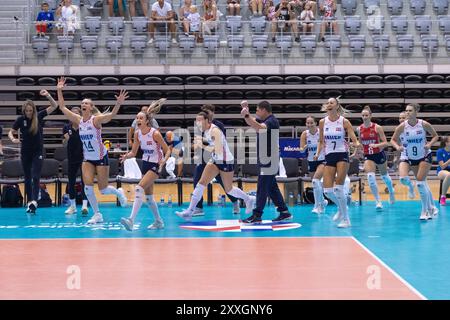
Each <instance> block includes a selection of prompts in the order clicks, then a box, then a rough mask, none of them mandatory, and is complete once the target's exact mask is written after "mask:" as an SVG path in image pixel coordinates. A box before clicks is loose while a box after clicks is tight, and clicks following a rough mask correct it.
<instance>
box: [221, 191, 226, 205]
mask: <svg viewBox="0 0 450 320" xmlns="http://www.w3.org/2000/svg"><path fill="white" fill-rule="evenodd" d="M221 200H222V205H221V206H222V207H225V206H226V203H227V200H226V197H225V195H224V194H223V195H222V199H221Z"/></svg>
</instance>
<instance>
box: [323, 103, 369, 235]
mask: <svg viewBox="0 0 450 320" xmlns="http://www.w3.org/2000/svg"><path fill="white" fill-rule="evenodd" d="M322 110H323V111H326V112H327V116H326V117H325V118H324V119H322V120H320V122H319V146H318V148H317V152H316V154H315V156H314V160H318V159H319V156H320V154H321V152H322V150H324V152H325V168H324V172H323V188H324V189H323V190H324V193H325V195H326V196H327V197H328V198H329V199H331V200H332V201H333V202H334V203H336V204H337V206H338V208H339V211H338V212H337V213H336V215H335V216H334V217H333V220H334V221H336V222H338V227H339V228H348V227H350V226H351V222H350V217H349V215H348V209H347V196H346V194H345V191H344V183H345V177H346V176H347V172H348V168H349V150H348V144H347V140H346V133H347V135H348V136H349V138H350V139H351V140H352V142H353V145H354V147H355V149H358V148H360V144H359V141H358V139H357V138H356V135H355V132H354V131H353V127H352V124H351V123H350V121H348V120H347V119H346V118H344V117H343V115H344V114H345V113H346V109H344V108H343V107H342V105H341V104H340V102H339V99H338V98H330V99H328V101H327V102H326V103H325V104H324V105H323V107H322ZM334 184H336V186H335V187H334V189H333V186H334Z"/></svg>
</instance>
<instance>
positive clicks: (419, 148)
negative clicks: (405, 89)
mask: <svg viewBox="0 0 450 320" xmlns="http://www.w3.org/2000/svg"><path fill="white" fill-rule="evenodd" d="M419 111H420V106H419V105H418V104H415V103H410V104H408V105H407V106H406V110H405V113H406V121H404V122H403V123H401V124H400V125H399V126H398V127H397V128H396V129H395V132H394V135H393V136H392V139H391V143H392V145H393V146H394V148H395V149H397V150H398V151H403V148H404V147H403V146H402V145H399V144H398V143H397V141H398V139H399V137H400V135H401V134H402V133H404V134H405V140H406V155H407V156H408V162H409V165H410V166H411V167H412V168H417V173H415V176H416V180H417V189H418V190H419V194H420V200H421V202H422V212H421V214H420V220H428V219H432V218H433V217H434V216H436V215H437V214H438V212H439V210H438V209H437V208H436V207H435V206H434V202H433V196H432V194H431V190H430V187H429V186H428V183H427V176H428V172H429V171H430V169H431V163H432V158H431V147H432V145H433V144H434V143H435V142H436V141H438V139H439V136H438V135H437V133H436V131H435V130H434V128H433V127H432V126H431V125H430V124H429V123H428V122H426V121H424V120H421V119H417V113H418V112H419ZM427 133H429V134H430V135H431V136H432V138H431V140H430V142H427Z"/></svg>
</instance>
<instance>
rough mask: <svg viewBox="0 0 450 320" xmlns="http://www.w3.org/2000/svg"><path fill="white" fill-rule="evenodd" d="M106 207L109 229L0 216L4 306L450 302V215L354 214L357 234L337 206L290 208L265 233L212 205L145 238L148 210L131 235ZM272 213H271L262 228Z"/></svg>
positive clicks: (4, 212)
mask: <svg viewBox="0 0 450 320" xmlns="http://www.w3.org/2000/svg"><path fill="white" fill-rule="evenodd" d="M100 208H101V212H102V214H103V217H104V220H105V222H104V223H102V224H98V225H94V226H89V225H86V222H87V220H88V217H83V216H81V214H80V213H78V215H73V216H66V215H64V210H65V208H64V207H52V208H41V209H38V211H37V215H36V216H30V215H27V214H26V213H25V209H24V208H14V209H7V208H2V209H0V239H1V240H0V278H1V284H2V285H1V287H3V289H2V290H0V292H1V293H0V298H3V299H15V298H24V299H29V298H33V299H34V298H37V299H47V298H50V299H55V298H56V299H60V298H62V299H65V298H67V299H79V298H88V299H91V298H92V299H99V298H100V299H102V298H106V299H109V298H111V299H123V298H124V299H128V298H133V299H135V298H143V299H147V298H148V299H160V298H161V299H185V298H192V299H216V298H219V299H240V298H244V299H264V298H268V299H316V298H317V299H450V272H448V267H449V265H450V232H449V230H450V217H449V214H450V212H449V209H448V207H445V206H441V207H440V208H439V209H440V213H439V215H438V216H437V217H436V218H435V219H433V220H428V221H420V220H419V215H420V202H418V201H398V202H397V203H395V204H394V205H389V204H388V203H386V202H384V210H383V211H376V210H375V206H374V203H373V202H364V204H363V206H358V205H351V206H350V216H351V221H352V227H351V228H349V229H338V228H337V227H336V226H335V223H334V222H333V221H332V220H331V217H332V215H333V214H334V213H335V210H336V207H335V206H328V207H327V211H326V213H325V214H323V215H320V216H317V215H315V214H312V213H311V209H312V206H311V205H303V206H296V207H290V211H291V212H292V213H293V215H294V218H293V220H292V221H289V222H287V223H281V224H277V225H276V226H274V225H273V224H270V221H267V222H268V223H267V224H266V225H265V227H264V226H263V227H260V228H259V229H252V228H247V229H245V228H243V227H242V226H240V224H239V219H240V218H243V217H245V216H246V215H245V214H244V209H241V215H233V214H232V212H231V211H232V208H231V206H230V205H228V206H227V207H225V208H221V207H215V206H211V207H208V206H205V216H202V217H195V218H193V220H192V222H191V223H187V222H185V221H183V220H182V219H180V218H179V217H177V216H176V215H175V211H177V210H179V209H180V208H179V207H177V206H173V207H172V208H168V207H162V208H160V213H161V216H162V217H163V220H164V223H165V228H164V229H163V230H147V229H146V228H147V226H148V225H149V224H150V223H152V217H151V213H150V212H149V210H148V208H147V207H145V206H143V207H142V209H141V211H140V212H139V215H138V217H137V221H136V222H137V224H136V230H134V231H133V232H128V231H126V230H125V229H124V228H123V227H122V226H121V224H120V223H119V221H120V217H122V216H128V215H129V213H130V210H131V208H120V207H116V206H115V205H112V204H101V205H100ZM90 215H91V214H89V216H90ZM276 215H277V212H276V210H275V208H274V207H273V206H268V207H266V209H265V213H264V216H263V218H264V219H267V220H270V219H272V218H274V217H276ZM217 220H219V221H217ZM233 220H234V221H233ZM68 265H79V266H80V268H81V272H82V285H81V288H82V289H83V288H85V290H80V291H79V292H73V291H70V290H67V289H66V288H65V281H66V278H67V273H66V267H67V266H68ZM371 267H374V268H375V269H373V268H372V269H371ZM377 268H379V270H380V273H379V274H380V278H379V279H375V280H374V279H373V278H371V275H373V274H375V273H376V272H375V273H372V271H373V270H375V271H376V270H377ZM19 269H21V270H19ZM371 270H372V271H371ZM33 273H34V275H33ZM108 274H110V275H111V277H113V276H114V280H111V279H108V278H107V275H108ZM130 274H131V275H130ZM117 277H118V278H120V277H125V278H124V279H119V280H118V279H117ZM371 283H372V285H371ZM193 285H195V286H196V289H195V290H194V291H193V290H192V287H190V286H193ZM371 286H372V287H371Z"/></svg>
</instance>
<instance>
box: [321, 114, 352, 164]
mask: <svg viewBox="0 0 450 320" xmlns="http://www.w3.org/2000/svg"><path fill="white" fill-rule="evenodd" d="M323 140H324V143H325V155H327V154H330V153H342V152H348V144H347V140H346V139H345V128H344V117H342V116H340V117H339V119H337V120H336V121H331V120H330V119H329V118H328V117H325V123H324V126H323Z"/></svg>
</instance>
